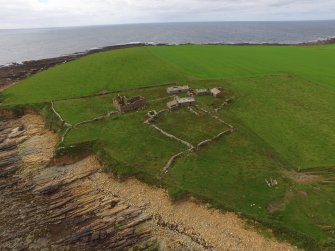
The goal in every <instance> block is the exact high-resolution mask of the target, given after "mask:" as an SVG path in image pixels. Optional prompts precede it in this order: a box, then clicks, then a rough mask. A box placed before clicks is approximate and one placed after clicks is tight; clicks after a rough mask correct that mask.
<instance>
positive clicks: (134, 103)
mask: <svg viewBox="0 0 335 251" xmlns="http://www.w3.org/2000/svg"><path fill="white" fill-rule="evenodd" d="M113 105H114V106H115V108H116V109H117V110H118V111H119V112H131V111H136V110H138V109H140V108H141V107H143V106H144V105H145V98H144V97H142V96H135V97H131V98H128V97H126V96H120V95H117V96H116V98H115V99H114V100H113Z"/></svg>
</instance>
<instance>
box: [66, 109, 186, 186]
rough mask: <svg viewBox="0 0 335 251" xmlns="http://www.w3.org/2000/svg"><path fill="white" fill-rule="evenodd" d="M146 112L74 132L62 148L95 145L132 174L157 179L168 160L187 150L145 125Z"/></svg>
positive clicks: (121, 117) (103, 122) (86, 126)
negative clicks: (85, 143) (83, 144)
mask: <svg viewBox="0 0 335 251" xmlns="http://www.w3.org/2000/svg"><path fill="white" fill-rule="evenodd" d="M144 120H145V112H138V113H136V114H126V115H122V116H120V117H116V118H113V119H108V120H106V121H102V122H97V123H94V124H87V125H84V126H80V127H79V128H77V129H73V130H72V131H71V132H70V133H69V135H68V136H67V137H66V140H65V142H64V145H65V146H69V145H73V144H76V143H81V142H83V140H84V141H97V144H98V145H97V146H98V147H102V148H104V150H105V151H106V152H107V153H108V154H109V155H110V156H111V157H112V158H114V159H115V160H116V161H117V162H120V163H121V165H122V166H124V167H129V168H131V172H132V174H136V173H141V175H144V176H148V177H150V178H149V179H151V180H153V179H157V178H158V177H159V175H160V173H161V170H162V168H163V166H164V165H165V164H166V162H167V161H168V159H169V158H170V157H171V156H172V155H174V154H176V153H178V152H180V151H182V150H184V149H186V147H185V146H183V145H181V144H179V143H176V142H174V141H172V140H166V139H165V138H164V137H162V136H161V135H160V134H159V133H158V132H157V131H155V130H154V129H152V128H150V127H149V126H147V125H145V124H144V123H143V121H144Z"/></svg>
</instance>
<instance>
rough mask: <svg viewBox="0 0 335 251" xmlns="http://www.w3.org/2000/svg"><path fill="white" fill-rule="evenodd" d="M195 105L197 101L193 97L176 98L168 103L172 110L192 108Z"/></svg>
mask: <svg viewBox="0 0 335 251" xmlns="http://www.w3.org/2000/svg"><path fill="white" fill-rule="evenodd" d="M194 103H195V99H194V98H193V97H187V98H180V97H176V98H175V100H172V101H170V102H168V103H167V104H166V105H167V107H168V108H169V109H170V110H175V109H177V108H181V107H187V106H191V105H193V104H194Z"/></svg>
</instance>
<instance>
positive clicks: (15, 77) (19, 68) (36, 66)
mask: <svg viewBox="0 0 335 251" xmlns="http://www.w3.org/2000/svg"><path fill="white" fill-rule="evenodd" d="M191 44H192V43H184V44H168V43H128V44H122V45H112V46H106V47H102V48H93V49H91V50H87V51H83V52H76V53H73V54H69V55H65V56H59V57H54V58H46V59H39V60H29V61H24V62H22V63H12V64H8V65H0V90H1V89H4V88H6V86H9V85H11V84H13V83H15V82H17V81H19V80H22V79H25V78H27V77H29V76H31V75H33V74H36V73H38V72H40V71H43V70H47V69H49V68H50V67H53V66H55V65H59V64H63V63H66V62H69V61H72V60H75V59H78V58H81V57H83V56H86V55H89V54H93V53H98V52H104V51H110V50H117V49H124V48H132V47H141V46H176V45H191ZM326 44H335V37H332V38H328V39H323V40H317V41H310V42H304V43H298V44H289V43H206V44H203V45H231V46H241V45H243V46H255V45H268V46H312V45H326Z"/></svg>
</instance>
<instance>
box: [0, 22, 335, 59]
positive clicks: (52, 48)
mask: <svg viewBox="0 0 335 251" xmlns="http://www.w3.org/2000/svg"><path fill="white" fill-rule="evenodd" d="M332 37H335V20H333V21H294V22H197V23H156V24H123V25H104V26H86V27H67V28H41V29H7V30H1V29H0V65H7V64H11V63H14V62H15V63H20V62H23V61H27V60H37V59H43V58H51V57H58V56H62V55H68V54H72V53H76V52H84V51H87V50H90V49H96V48H101V47H105V46H111V45H118V44H128V43H138V42H141V43H151V44H158V43H166V44H185V43H193V44H208V43H225V44H236V43H252V44H262V43H280V44H281V43H283V44H297V43H302V42H311V41H317V40H323V39H328V38H332Z"/></svg>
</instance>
